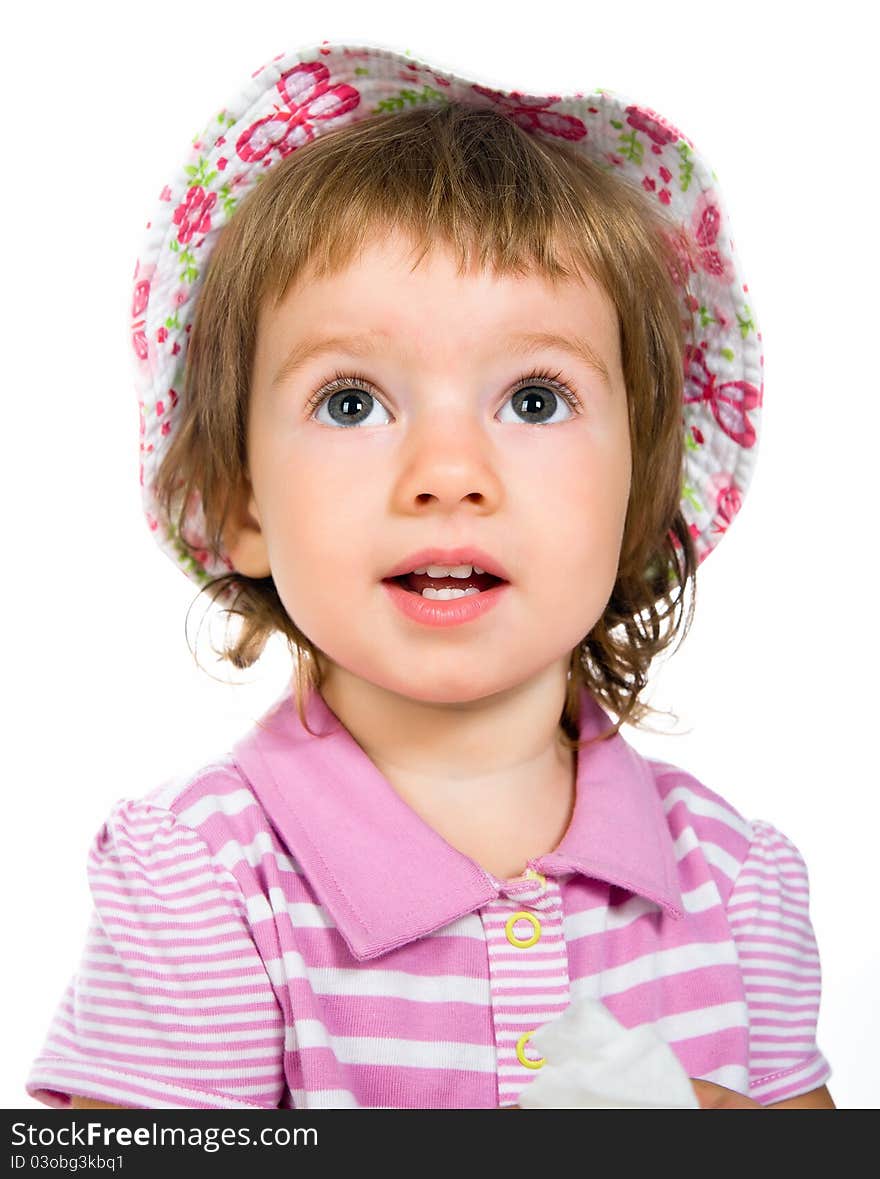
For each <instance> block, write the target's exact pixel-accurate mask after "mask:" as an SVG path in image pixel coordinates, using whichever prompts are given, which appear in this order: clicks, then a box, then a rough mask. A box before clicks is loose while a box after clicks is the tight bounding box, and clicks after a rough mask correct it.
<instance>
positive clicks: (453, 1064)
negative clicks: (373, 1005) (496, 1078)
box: [285, 1019, 495, 1073]
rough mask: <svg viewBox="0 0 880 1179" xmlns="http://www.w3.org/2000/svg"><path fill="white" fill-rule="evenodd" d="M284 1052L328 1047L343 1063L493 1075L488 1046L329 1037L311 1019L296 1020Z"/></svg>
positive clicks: (367, 1037)
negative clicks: (463, 1071)
mask: <svg viewBox="0 0 880 1179" xmlns="http://www.w3.org/2000/svg"><path fill="white" fill-rule="evenodd" d="M285 1048H286V1050H287V1051H296V1050H297V1049H299V1050H300V1051H302V1050H306V1049H309V1048H329V1049H330V1050H331V1051H332V1052H333V1054H334V1055H335V1057H336V1059H337V1060H338V1061H340V1062H342V1063H343V1064H361V1065H394V1066H399V1067H403V1068H425V1069H432V1070H437V1071H444V1070H447V1069H464V1070H467V1071H473V1072H481V1073H492V1072H494V1071H495V1049H494V1047H492V1046H490V1045H482V1044H460V1043H457V1042H455V1041H451V1040H405V1039H403V1038H401V1037H387V1038H386V1037H379V1036H330V1035H329V1034H328V1032H327V1029H326V1028H325V1027H324V1025H323V1024H322V1023H320V1022H319V1021H318V1020H314V1019H304V1020H298V1021H297V1024H296V1033H295V1036H290V1037H289V1038H288V1041H287V1043H286V1044H285Z"/></svg>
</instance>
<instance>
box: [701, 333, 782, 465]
mask: <svg viewBox="0 0 880 1179" xmlns="http://www.w3.org/2000/svg"><path fill="white" fill-rule="evenodd" d="M762 396H763V391H762V390H761V389H758V388H756V387H755V386H754V385H751V384H749V382H748V381H725V382H724V383H723V384H721V385H719V384H717V383H716V380H715V374H714V373H711V372H710V371H709V369H708V367H707V366H706V359H705V355H704V353H703V349H702V348H701V347H698V346H695V345H693V344H688V345H687V347H686V348H685V382H684V403H685V405H693V404H696V403H698V402H702V401H705V402H708V404H709V408H710V409H711V410H712V414H713V415H714V417H715V421H716V422H717V423H718V425H719V426H720V427H721V429H722V430H723V431H724V433H725V434H726V435H727V436H728V438H732V439H733V441H734V442H736V443H737V444H738V445H739V446H742V447H743V448H745V449H748V448H749V447H750V446H754V445H755V439H756V437H757V435H756V434H755V428H754V426H753V425H752V423H751V422H750V421H749V418H748V411H749V410H750V409H755V408H756V407H757V406H759V405H761V402H762Z"/></svg>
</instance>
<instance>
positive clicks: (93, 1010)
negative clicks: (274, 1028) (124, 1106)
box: [56, 993, 279, 1037]
mask: <svg viewBox="0 0 880 1179" xmlns="http://www.w3.org/2000/svg"><path fill="white" fill-rule="evenodd" d="M125 998H126V999H130V998H131V996H130V995H126V996H125ZM163 1006H169V1004H163ZM204 1006H205V1005H204V1003H203V1004H202V1005H201V1009H202V1011H204ZM245 1007H246V1010H244V1011H240V1012H237V1013H236V1014H234V1015H231V1014H230V1015H223V1016H222V1019H221V1021H220V1027H221V1030H222V1032H223V1034H224V1035H225V1034H226V1032H225V1028H226V1027H227V1026H228V1024H229V1023H230V1022H232V1021H233V1020H234V1021H235V1023H244V1024H249V1023H252V1024H253V1025H254V1029H255V1030H260V1029H261V1028H264V1027H265V1026H266V1025H267V1023H268V1024H274V1023H275V1021H276V1019H278V1018H279V1008H278V1004H277V1003H276V1002H275V1000H274V998H273V999H271V1000H268V999H267V1000H262V999H254V998H251V999H250V1000H248V1001H246V1003H245ZM61 1011H63V1013H64V1014H65V1015H66V1016H67V1017H68V1018H70V1019H73V1018H74V1015H73V1006H72V1003H70V1002H67V1003H65V1004H64V1007H63V1008H62V1009H61ZM61 1011H59V1013H58V1014H59V1015H60V1014H61ZM86 1013H88V1014H89V1015H92V1016H94V1017H95V1018H96V1019H103V1020H104V1021H105V1022H106V1021H107V1020H109V1019H126V1020H134V1021H136V1023H137V1024H138V1025H141V1026H143V1025H145V1024H146V1025H153V1026H151V1027H148V1030H149V1031H153V1030H156V1031H158V1030H159V1029H160V1028H161V1029H165V1028H168V1029H169V1031H164V1030H163V1032H162V1034H163V1035H167V1034H170V1032H171V1031H173V1030H174V1029H176V1028H179V1027H180V1013H179V1012H177V1011H173V1010H172V1011H150V1010H148V1009H147V1008H143V1007H131V1006H126V1005H125V1004H122V1005H120V1006H114V1007H112V1008H108V1007H106V1006H105V1005H104V1004H103V1003H100V1002H99V1003H94V1002H92V1001H91V998H90V996H89V995H88V994H87V993H86V994H78V995H77V998H76V1017H75V1018H76V1019H77V1020H79V1019H80V1018H81V1017H82V1016H83V1015H84V1014H86ZM56 1018H57V1016H56ZM217 1024H218V1016H217V1014H216V1013H214V1012H212V1013H211V1014H209V1015H203V1014H198V1013H197V1012H194V1013H193V1014H190V1013H189V1012H187V1016H186V1026H187V1028H195V1027H203V1028H209V1029H213V1028H216V1027H217ZM206 1034H207V1035H215V1034H216V1032H214V1031H209V1032H207V1033H206ZM247 1034H248V1036H250V1037H252V1036H253V1035H254V1032H252V1031H249V1032H248V1033H247Z"/></svg>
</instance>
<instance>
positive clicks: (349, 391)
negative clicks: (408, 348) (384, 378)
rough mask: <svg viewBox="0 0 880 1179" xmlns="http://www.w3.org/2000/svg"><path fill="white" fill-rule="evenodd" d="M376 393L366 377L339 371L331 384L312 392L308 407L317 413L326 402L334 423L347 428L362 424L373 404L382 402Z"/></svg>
mask: <svg viewBox="0 0 880 1179" xmlns="http://www.w3.org/2000/svg"><path fill="white" fill-rule="evenodd" d="M361 386H366V387H365V388H361ZM371 390H372V392H371ZM374 393H375V390H374V389H373V386H372V385H371V384H370V382H369V381H368V380H367V378H366V377H361V376H358V375H357V374H354V373H337V374H336V376H335V377H334V379H333V380H332V381H331V382H330V384H329V385H322V386H321V388H320V389H318V391H317V392H316V393H313V394H312V396H311V397H310V398H309V400H308V404H307V406H306V408H307V409H308V410H309V411H311V412H312V413H314V414H315V415H317V411H318V409H320V408H322V407H323V406H324V404H325V403H326V405H327V406H328V413H329V414H330V419H331V422H332V423H333V424H336V425H342V426H345V427H346V428H348V427H351V426H360V425H361V424H362V423H363V421H364V420H365V418H364V414H366V415H369V413H370V410H371V409H372V408H373V406H375V405H381V404H382V403H381V402H380V401H378V400H377V399H376V397H375V396H374ZM383 408H384V407H383ZM386 412H387V411H386ZM337 415H338V416H337Z"/></svg>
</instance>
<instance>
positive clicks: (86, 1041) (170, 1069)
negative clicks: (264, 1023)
mask: <svg viewBox="0 0 880 1179" xmlns="http://www.w3.org/2000/svg"><path fill="white" fill-rule="evenodd" d="M58 1034H61V1029H59V1033H58ZM116 1034H117V1035H118V1036H122V1035H124V1034H125V1033H124V1032H123V1030H122V1028H118V1029H116ZM70 1038H71V1039H74V1040H75V1042H76V1047H77V1049H78V1050H79V1051H83V1050H88V1051H89V1053H90V1054H91V1053H94V1054H95V1056H96V1057H97V1058H98V1060H100V1059H101V1058H102V1057H103V1058H104V1059H105V1060H106V1059H107V1057H106V1054H107V1053H108V1052H109V1053H111V1054H112V1055H113V1056H114V1057H115V1056H116V1055H120V1056H125V1057H126V1058H128V1057H129V1056H136V1057H138V1059H139V1060H141V1061H143V1063H144V1064H146V1063H148V1062H153V1063H154V1064H158V1065H159V1066H160V1067H159V1071H160V1072H162V1073H163V1074H164V1075H167V1076H181V1077H185V1076H187V1075H193V1076H195V1075H198V1076H200V1077H209V1076H210V1077H218V1078H227V1077H246V1076H257V1075H259V1074H260V1073H265V1072H266V1063H265V1062H266V1060H268V1059H271V1058H272V1056H273V1050H272V1048H271V1047H265V1048H246V1047H238V1048H236V1049H235V1053H234V1058H235V1061H236V1062H237V1061H240V1060H250V1061H254V1062H256V1061H263V1063H262V1064H256V1063H254V1064H253V1065H252V1066H250V1067H248V1068H242V1067H239V1066H238V1064H237V1063H236V1064H235V1065H231V1066H230V1065H229V1064H228V1063H227V1064H226V1065H223V1064H218V1065H217V1066H216V1067H212V1068H202V1067H196V1068H195V1069H193V1068H187V1067H183V1068H178V1067H177V1066H176V1065H173V1064H172V1063H171V1062H172V1061H175V1060H185V1061H187V1062H188V1061H191V1060H192V1061H196V1060H198V1061H216V1060H217V1058H218V1053H222V1054H223V1056H224V1057H225V1058H227V1062H228V1058H229V1056H230V1053H228V1052H227V1051H226V1049H225V1047H224V1043H223V1037H222V1036H219V1035H218V1037H217V1039H216V1041H215V1044H214V1047H213V1048H211V1049H208V1050H207V1051H200V1050H197V1049H189V1048H188V1047H187V1046H186V1045H180V1046H179V1047H178V1046H175V1045H172V1044H170V1043H169V1042H168V1041H167V1040H166V1039H164V1038H163V1039H159V1040H157V1041H156V1043H155V1044H129V1043H123V1042H121V1041H120V1040H114V1041H112V1042H111V1043H108V1042H107V1041H106V1040H101V1039H94V1038H93V1037H91V1036H86V1035H83V1034H82V1032H78V1034H77V1035H76V1036H75V1037H70ZM46 1047H47V1048H48V1047H53V1048H54V1049H55V1051H57V1052H58V1054H59V1056H63V1055H64V1054H65V1052H69V1051H70V1046H69V1045H67V1044H63V1043H58V1042H56V1041H55V1040H54V1038H51V1039H49V1040H47V1041H46ZM280 1048H281V1029H280V1028H279V1029H278V1049H279V1050H280ZM127 1065H128V1060H127V1059H126V1061H124V1062H123V1061H120V1062H119V1065H118V1067H119V1068H126V1067H127Z"/></svg>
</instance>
